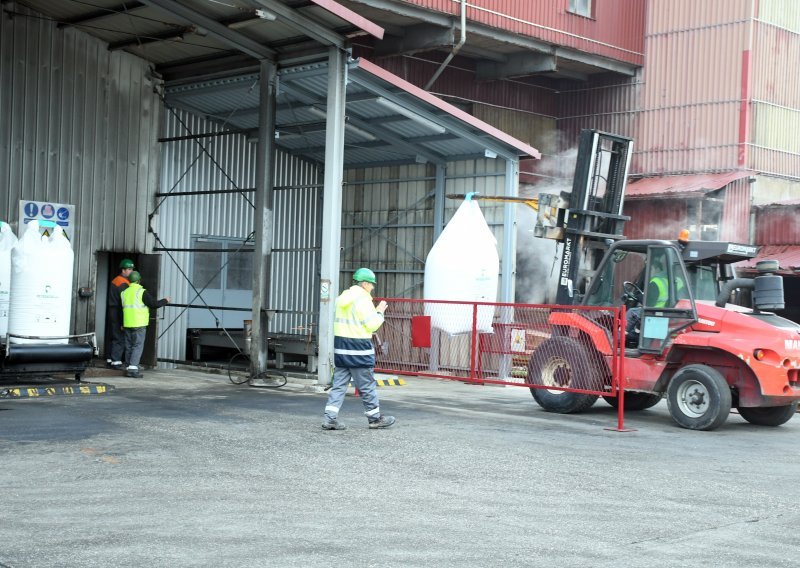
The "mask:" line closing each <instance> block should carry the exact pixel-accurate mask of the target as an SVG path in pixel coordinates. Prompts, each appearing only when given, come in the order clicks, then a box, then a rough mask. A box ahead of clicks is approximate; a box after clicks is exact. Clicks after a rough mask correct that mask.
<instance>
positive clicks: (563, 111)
mask: <svg viewBox="0 0 800 568" xmlns="http://www.w3.org/2000/svg"><path fill="white" fill-rule="evenodd" d="M640 73H641V72H640ZM641 90H642V81H641V79H640V78H639V77H638V76H636V77H630V78H623V77H604V78H598V79H593V80H592V81H590V82H589V83H588V84H586V85H581V86H579V87H570V88H568V89H565V90H563V91H561V92H560V93H559V112H558V130H559V133H560V134H561V136H560V138H559V148H558V150H559V151H560V152H564V151H566V150H569V149H570V148H575V147H577V145H578V140H579V138H580V132H581V130H583V129H584V128H594V129H597V130H602V131H604V132H613V133H614V134H619V135H622V136H631V137H634V138H635V136H636V134H637V131H636V127H637V124H638V123H637V115H638V112H639V109H640V103H639V100H640V96H641ZM638 142H639V141H638V139H636V140H634V156H633V162H632V163H631V171H632V172H636V171H638V167H637V165H638V164H637V159H638V157H639V153H638V152H637V151H636V150H637V148H638Z"/></svg>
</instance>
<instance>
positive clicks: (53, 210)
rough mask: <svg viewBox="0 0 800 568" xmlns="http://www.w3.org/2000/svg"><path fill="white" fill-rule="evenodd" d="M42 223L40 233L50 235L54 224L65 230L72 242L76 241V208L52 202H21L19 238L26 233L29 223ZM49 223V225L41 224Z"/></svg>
mask: <svg viewBox="0 0 800 568" xmlns="http://www.w3.org/2000/svg"><path fill="white" fill-rule="evenodd" d="M31 221H40V223H39V224H40V227H39V232H41V233H42V234H43V235H49V234H50V233H51V232H52V230H53V228H52V227H53V223H55V224H56V225H60V226H61V228H63V229H64V234H65V235H66V236H67V238H68V239H69V240H70V241H74V240H75V229H76V227H75V206H74V205H68V204H66V203H53V202H51V201H25V200H21V201H20V202H19V235H18V236H19V237H21V236H22V235H23V233H25V230H26V229H27V228H28V223H30V222H31ZM41 221H47V223H41Z"/></svg>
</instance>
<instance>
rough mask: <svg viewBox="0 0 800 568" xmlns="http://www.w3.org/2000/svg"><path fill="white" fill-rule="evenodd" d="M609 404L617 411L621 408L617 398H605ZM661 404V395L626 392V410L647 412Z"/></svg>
mask: <svg viewBox="0 0 800 568" xmlns="http://www.w3.org/2000/svg"><path fill="white" fill-rule="evenodd" d="M603 400H605V401H606V402H607V403H608V404H610V405H611V406H612V407H613V408H614V409H615V410H616V409H617V408H619V399H618V398H617V397H616V396H604V397H603ZM659 402H661V395H660V394H651V393H647V392H626V393H625V410H647V409H648V408H650V407H652V406H655V405H656V404H658V403H659Z"/></svg>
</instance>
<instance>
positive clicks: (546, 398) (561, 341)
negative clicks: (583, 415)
mask: <svg viewBox="0 0 800 568" xmlns="http://www.w3.org/2000/svg"><path fill="white" fill-rule="evenodd" d="M599 380H600V373H599V371H598V370H597V368H596V365H595V364H594V363H593V362H592V358H591V357H590V354H589V352H588V350H587V349H586V347H584V346H583V345H582V344H581V343H579V342H578V341H576V340H575V339H572V338H570V337H553V338H550V339H548V340H547V341H545V342H544V343H542V344H541V345H540V346H539V347H537V348H536V350H535V351H534V352H533V355H532V356H531V360H530V362H529V363H528V382H529V383H530V384H532V385H540V388H532V389H531V394H532V395H533V398H534V400H535V401H536V402H537V403H538V404H539V406H541V407H542V408H543V409H544V410H546V411H547V412H558V413H561V414H572V413H576V412H583V411H584V410H587V409H588V408H590V407H591V406H592V405H593V404H594V403H595V401H596V400H597V395H591V394H584V393H577V392H571V391H562V390H556V389H549V388H547V387H560V388H573V389H586V390H595V389H597V388H601V387H600V386H597V385H598V381H599ZM541 387H545V388H541Z"/></svg>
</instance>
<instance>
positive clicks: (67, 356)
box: [0, 333, 97, 381]
mask: <svg viewBox="0 0 800 568" xmlns="http://www.w3.org/2000/svg"><path fill="white" fill-rule="evenodd" d="M12 338H14V339H20V340H23V341H27V342H26V343H15V342H12V341H11V339H12ZM31 341H35V342H36V343H32V342H31ZM48 341H60V342H61V343H46V342H48ZM65 341H66V342H65ZM96 355H97V344H96V340H95V335H94V333H87V334H83V335H70V336H65V337H38V336H37V337H33V336H27V335H16V334H9V335H7V336H6V337H4V338H2V339H0V377H14V378H20V377H26V376H27V377H31V376H38V377H41V376H47V375H51V374H72V375H74V377H75V380H76V381H80V380H81V376H82V375H83V373H84V372H85V371H86V367H87V365H88V364H89V362H90V361H91V360H92V357H94V356H96Z"/></svg>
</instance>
